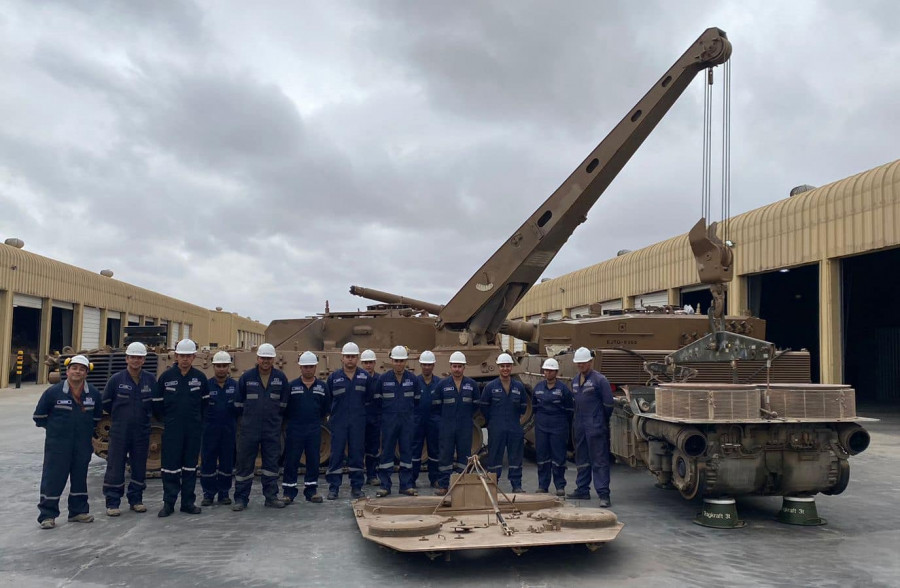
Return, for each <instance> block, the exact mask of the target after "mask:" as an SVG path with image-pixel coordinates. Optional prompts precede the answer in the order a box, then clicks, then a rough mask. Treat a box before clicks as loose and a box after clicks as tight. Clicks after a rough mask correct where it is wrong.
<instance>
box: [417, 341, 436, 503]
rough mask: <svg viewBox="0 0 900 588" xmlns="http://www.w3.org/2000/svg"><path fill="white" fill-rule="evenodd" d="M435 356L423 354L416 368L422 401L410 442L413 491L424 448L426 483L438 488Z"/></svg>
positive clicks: (428, 352) (430, 353)
mask: <svg viewBox="0 0 900 588" xmlns="http://www.w3.org/2000/svg"><path fill="white" fill-rule="evenodd" d="M434 362H435V357H434V353H432V352H431V351H423V352H422V353H421V355H419V366H420V367H421V368H422V374H421V375H420V376H419V388H420V390H421V392H422V397H421V398H420V399H419V404H418V405H417V406H416V412H415V414H414V416H413V440H412V476H413V488H415V487H417V484H416V482H417V481H418V479H419V471H420V470H421V468H422V459H423V458H424V457H425V456H423V455H422V451H423V448H424V449H427V451H428V457H427V467H428V483H429V484H430V485H431V487H432V488H437V482H438V478H439V477H440V474H439V473H438V453H439V451H440V449H439V448H440V427H441V413H440V411H438V410H434V409H433V408H432V406H431V394H432V392H434V391H435V390H436V389H437V387H438V384H439V383H440V381H441V379H440V378H438V377H437V376H435V375H434Z"/></svg>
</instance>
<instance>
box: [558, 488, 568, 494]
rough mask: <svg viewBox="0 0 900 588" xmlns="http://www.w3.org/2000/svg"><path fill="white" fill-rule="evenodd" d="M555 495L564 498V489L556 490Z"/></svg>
mask: <svg viewBox="0 0 900 588" xmlns="http://www.w3.org/2000/svg"><path fill="white" fill-rule="evenodd" d="M556 495H557V496H565V495H566V489H565V488H557V489H556Z"/></svg>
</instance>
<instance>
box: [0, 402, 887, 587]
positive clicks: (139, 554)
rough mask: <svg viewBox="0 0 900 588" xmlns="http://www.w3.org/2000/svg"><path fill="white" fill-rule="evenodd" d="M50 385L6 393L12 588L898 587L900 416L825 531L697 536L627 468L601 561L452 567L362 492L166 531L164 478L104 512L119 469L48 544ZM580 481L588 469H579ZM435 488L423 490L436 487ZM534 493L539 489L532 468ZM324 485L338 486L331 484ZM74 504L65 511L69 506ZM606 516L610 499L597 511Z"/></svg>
mask: <svg viewBox="0 0 900 588" xmlns="http://www.w3.org/2000/svg"><path fill="white" fill-rule="evenodd" d="M43 389H44V387H43V386H34V385H31V386H26V387H24V388H22V389H21V390H13V389H3V390H0V480H2V483H0V585H14V586H17V587H21V588H25V587H31V586H73V587H82V586H148V587H149V586H153V587H156V586H189V585H198V586H213V585H215V586H259V587H267V586H289V585H290V586H341V587H344V586H372V585H381V586H451V585H456V586H462V585H476V584H480V585H484V586H542V587H543V586H567V587H575V586H585V587H588V586H590V587H594V586H598V585H601V584H602V585H604V586H723V585H725V586H804V585H805V586H843V587H846V586H898V585H900V557H898V554H900V548H898V546H900V508H898V505H897V500H898V499H897V496H898V492H897V489H898V486H900V412H898V411H896V410H894V411H890V412H886V411H883V410H881V411H879V410H870V411H868V412H865V413H864V414H866V416H877V417H879V418H882V420H881V421H880V422H878V423H872V424H871V425H870V426H869V430H870V431H871V433H872V445H871V447H870V448H869V450H868V451H867V452H865V453H863V454H862V455H859V456H857V457H855V458H853V459H852V461H851V464H852V465H851V471H852V473H851V481H850V487H849V488H848V489H847V491H846V492H845V493H844V494H843V495H840V496H819V497H817V499H816V502H817V506H818V511H819V515H820V516H822V517H824V518H826V519H827V520H828V524H827V525H825V526H821V527H797V526H790V525H783V524H780V523H778V522H776V521H775V520H774V517H775V515H776V513H777V512H778V509H779V507H780V505H781V500H780V499H779V498H744V499H740V500H739V501H738V508H739V512H740V516H741V517H742V518H743V519H744V520H745V521H746V523H747V526H746V527H745V528H743V529H737V530H716V529H708V528H704V527H700V526H697V525H694V524H692V523H691V520H692V518H693V517H694V515H695V514H696V512H697V511H698V510H699V508H700V502H699V501H695V502H687V501H685V500H683V499H682V498H681V497H680V496H679V495H678V493H677V492H675V491H666V490H660V489H657V488H655V487H654V485H653V479H652V478H651V476H650V475H649V474H647V473H646V472H643V471H635V470H630V469H629V468H627V467H625V466H622V465H616V466H614V468H613V472H612V499H613V510H614V511H615V512H616V514H617V515H618V516H619V520H621V521H622V522H624V523H625V528H624V530H623V531H622V533H621V534H620V535H619V538H618V539H616V541H614V542H612V543H609V544H607V545H606V546H604V547H603V548H601V549H600V550H599V551H597V552H596V553H591V552H589V551H588V550H587V549H586V548H584V547H583V546H573V547H562V548H539V549H534V550H531V551H529V552H528V553H526V554H525V555H522V556H516V555H515V554H513V553H512V552H511V551H509V550H497V551H479V552H468V553H462V554H454V556H453V558H452V560H451V561H450V562H445V561H442V560H438V561H433V562H432V561H429V560H428V559H427V558H426V557H425V556H423V555H411V554H399V553H395V552H392V551H388V550H386V549H383V548H381V547H378V546H377V545H375V544H373V543H369V542H367V541H366V540H364V539H362V538H361V536H360V534H359V532H358V530H357V526H356V523H355V521H354V518H353V513H352V511H351V509H350V507H349V506H348V505H349V497H348V494H349V489H348V487H347V486H346V483H345V486H344V487H343V489H342V494H341V498H340V499H339V500H337V501H334V502H325V503H324V504H318V505H316V504H309V503H302V504H297V505H293V506H290V507H288V508H287V509H284V510H272V509H267V508H263V506H262V497H261V495H260V493H259V492H260V490H259V485H258V483H255V484H254V491H253V499H252V501H251V504H250V508H249V509H248V510H247V511H245V512H243V513H234V512H232V511H231V510H230V509H229V508H228V507H221V506H216V507H210V508H205V509H204V512H203V513H202V514H200V515H197V516H190V515H185V514H182V513H179V512H177V511H176V512H175V514H174V515H172V516H171V517H169V518H168V519H158V518H157V517H156V511H157V510H158V508H159V507H160V505H161V495H162V488H161V484H160V481H159V480H158V479H157V480H150V481H149V488H148V490H147V492H146V494H145V502H146V504H147V505H148V507H149V508H150V512H148V513H146V514H136V513H133V512H129V511H127V510H126V511H124V512H123V514H122V516H121V517H119V518H117V519H110V518H107V517H106V516H105V514H103V512H104V508H103V497H102V494H101V484H102V481H103V473H104V470H105V465H106V464H105V462H104V461H103V460H101V459H99V458H96V457H95V458H94V460H93V461H92V463H91V466H90V470H89V473H88V488H89V491H90V493H91V507H92V512H93V513H94V514H95V515H96V516H97V519H96V521H95V522H94V523H92V524H89V525H86V524H78V523H67V522H66V521H65V517H66V513H65V510H63V515H62V516H61V517H60V519H58V520H57V521H58V523H59V525H58V527H57V528H56V529H54V530H51V531H42V530H40V529H39V528H38V525H37V523H36V517H37V514H38V511H37V507H36V504H37V500H38V494H39V492H38V486H39V483H40V476H41V461H42V453H43V437H44V432H43V430H41V429H38V428H36V427H35V426H34V425H33V423H32V421H31V413H32V411H33V410H34V405H35V403H36V402H37V399H38V396H39V395H40V393H41V392H42V391H43ZM569 478H570V480H572V479H574V470H573V469H572V468H570V470H569ZM420 480H421V479H420ZM524 481H525V487H526V489H527V490H531V491H533V490H535V489H536V471H535V467H534V464H532V463H528V462H526V466H525V477H524ZM323 482H324V480H323ZM62 504H63V506H64V505H65V499H63V501H62ZM595 504H596V499H594V500H592V501H591V502H589V503H583V504H581V506H591V505H595Z"/></svg>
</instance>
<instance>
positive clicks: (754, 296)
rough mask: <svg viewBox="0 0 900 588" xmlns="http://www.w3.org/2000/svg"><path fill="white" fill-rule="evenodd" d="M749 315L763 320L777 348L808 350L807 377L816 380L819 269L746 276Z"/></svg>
mask: <svg viewBox="0 0 900 588" xmlns="http://www.w3.org/2000/svg"><path fill="white" fill-rule="evenodd" d="M747 298H748V300H749V303H750V312H751V313H752V314H753V315H754V316H758V317H759V318H761V319H765V321H766V339H767V340H768V341H771V342H772V343H774V344H775V347H777V348H778V349H788V348H790V349H792V350H794V351H800V350H801V349H806V350H807V351H809V365H810V372H812V373H810V378H811V379H812V381H813V382H818V381H819V266H818V264H814V265H804V266H800V267H793V268H784V269H781V270H776V271H774V272H769V273H765V274H756V275H753V276H748V277H747Z"/></svg>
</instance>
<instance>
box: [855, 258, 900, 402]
mask: <svg viewBox="0 0 900 588" xmlns="http://www.w3.org/2000/svg"><path fill="white" fill-rule="evenodd" d="M897 268H900V249H890V250H887V251H879V252H876V253H868V254H865V255H858V256H855V257H847V258H845V259H842V260H841V311H842V318H843V325H842V326H843V338H844V341H843V343H844V382H845V383H847V384H850V385H851V386H853V387H854V388H855V389H856V395H857V400H858V401H860V402H864V403H867V404H870V403H879V404H895V405H896V404H900V306H898V304H897V293H898V292H900V277H898V275H897Z"/></svg>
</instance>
